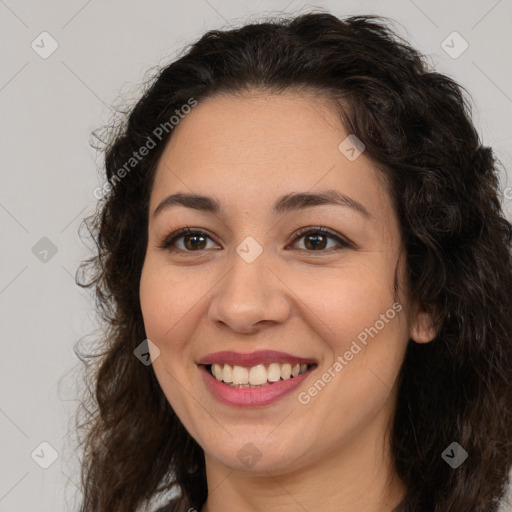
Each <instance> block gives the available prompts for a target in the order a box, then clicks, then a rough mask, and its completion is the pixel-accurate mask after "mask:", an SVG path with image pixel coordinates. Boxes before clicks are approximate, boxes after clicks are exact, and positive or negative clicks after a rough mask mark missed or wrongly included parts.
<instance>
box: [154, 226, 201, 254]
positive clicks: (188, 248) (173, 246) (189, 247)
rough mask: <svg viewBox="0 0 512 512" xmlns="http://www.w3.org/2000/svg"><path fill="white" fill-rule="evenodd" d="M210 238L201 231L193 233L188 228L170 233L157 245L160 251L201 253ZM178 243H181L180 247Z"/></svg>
mask: <svg viewBox="0 0 512 512" xmlns="http://www.w3.org/2000/svg"><path fill="white" fill-rule="evenodd" d="M208 239H210V240H211V238H210V236H209V235H207V234H206V233H204V232H203V231H194V230H192V229H190V228H184V229H180V230H178V231H176V232H175V233H171V234H170V235H169V236H167V237H166V238H165V239H164V240H163V242H162V243H161V244H160V245H159V247H160V248H161V249H169V250H172V251H182V252H201V251H202V250H204V249H206V248H207V247H206V246H207V243H208V242H207V241H208ZM178 242H181V246H180V244H179V243H178Z"/></svg>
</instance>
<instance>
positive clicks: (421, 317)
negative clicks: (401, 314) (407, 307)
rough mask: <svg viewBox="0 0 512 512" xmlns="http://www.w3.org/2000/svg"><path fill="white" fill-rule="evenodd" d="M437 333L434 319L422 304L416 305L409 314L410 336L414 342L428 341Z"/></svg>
mask: <svg viewBox="0 0 512 512" xmlns="http://www.w3.org/2000/svg"><path fill="white" fill-rule="evenodd" d="M436 334H437V329H436V328H435V327H434V319H433V317H432V315H431V314H430V313H428V312H427V311H426V310H425V309H424V308H423V307H422V306H416V308H415V309H414V314H413V315H412V316H411V323H410V337H411V339H412V340H413V341H415V342H416V343H428V342H429V341H432V340H433V339H434V338H435V337H436Z"/></svg>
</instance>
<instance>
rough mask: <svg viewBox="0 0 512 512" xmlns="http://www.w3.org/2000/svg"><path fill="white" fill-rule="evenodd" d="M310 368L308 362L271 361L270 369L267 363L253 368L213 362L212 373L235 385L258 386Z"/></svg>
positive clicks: (299, 373)
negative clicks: (280, 362) (293, 363)
mask: <svg viewBox="0 0 512 512" xmlns="http://www.w3.org/2000/svg"><path fill="white" fill-rule="evenodd" d="M307 368H308V365H307V364H298V363H297V364H295V365H294V366H292V365H291V364H290V363H284V364H279V363H270V364H269V365H268V369H267V368H265V365H263V364H258V365H256V366H253V367H251V368H246V367H245V366H236V365H235V366H231V365H229V364H223V365H221V364H216V363H215V364H212V367H211V372H212V375H213V376H214V377H215V378H216V379H217V380H220V381H224V382H226V383H232V384H234V385H239V384H250V385H253V386H258V385H262V384H266V383H267V381H268V382H277V381H278V380H279V379H283V380H286V379H289V378H290V377H297V376H298V375H301V374H302V373H304V372H305V371H306V370H307Z"/></svg>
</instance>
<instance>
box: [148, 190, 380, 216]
mask: <svg viewBox="0 0 512 512" xmlns="http://www.w3.org/2000/svg"><path fill="white" fill-rule="evenodd" d="M324 204H333V205H337V206H344V207H346V208H352V209H353V210H355V211H357V212H359V213H360V214H361V215H363V216H364V217H366V218H371V217H372V216H371V215H370V213H369V212H368V210H367V209H366V208H365V207H364V206H363V205H362V204H361V203H360V202H358V201H356V200H355V199H352V198H351V197H349V196H347V195H345V194H342V193H341V192H338V191H337V190H324V191H322V192H318V193H314V194H313V193H305V192H300V193H295V192H294V193H291V194H286V195H284V196H281V197H280V198H279V199H278V200H277V201H276V202H275V204H274V206H273V208H272V212H273V213H274V214H283V213H287V212H290V211H294V210H300V209H303V208H309V207H312V206H319V205H324ZM175 205H181V206H185V207H187V208H193V209H194V210H200V211H202V212H206V213H213V214H214V215H217V216H221V215H222V208H221V206H220V203H219V202H218V201H217V200H216V199H214V198H212V197H208V196H202V195H198V194H184V193H177V194H172V195H170V196H167V197H166V198H165V199H163V200H162V201H161V202H160V204H159V205H158V206H157V207H156V208H155V211H154V212H153V217H155V216H156V215H158V214H159V213H160V212H162V211H163V210H166V209H167V208H170V207H171V206H175Z"/></svg>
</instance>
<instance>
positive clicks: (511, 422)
mask: <svg viewBox="0 0 512 512" xmlns="http://www.w3.org/2000/svg"><path fill="white" fill-rule="evenodd" d="M251 87H258V88H262V89H264V90H268V91H269V92H280V91H285V90H286V89H289V88H297V87H299V88H300V87H305V88H308V89H311V90H314V91H317V92H320V93H321V94H323V95H324V96H325V97H326V98H336V99H339V100H342V101H343V105H344V108H345V110H344V115H343V118H342V122H343V123H344V125H345V128H346V129H347V130H348V132H349V133H354V134H356V135H357V137H358V138H359V139H360V140H361V141H362V142H363V143H364V144H365V146H366V154H367V155H368V156H369V157H370V158H372V159H373V161H374V162H375V164H376V166H377V167H378V168H379V169H380V171H381V172H382V173H383V175H384V176H385V177H386V181H387V183H388V184H389V190H390V193H391V196H392V198H393V201H394V206H395V208H396V211H397V212H398V215H399V219H400V227H401V231H402V236H403V239H404V241H405V246H406V251H407V269H408V276H409V280H410V283H411V298H414V299H418V300H419V301H420V303H421V304H422V305H423V306H424V307H425V308H426V309H427V310H428V311H430V312H431V313H432V314H433V316H434V318H435V322H436V325H437V327H438V329H439V330H438V335H437V336H436V338H435V339H434V340H433V341H432V342H431V343H428V344H417V343H414V342H412V341H411V342H410V343H409V346H408V349H407V352H406V356H405V360H404V362H403V366H402V369H401V373H400V383H399V396H398V403H397V410H396V415H395V420H394V426H393V431H392V454H393V457H394V459H395V464H396V468H397V471H398V474H399V476H400V478H401V479H402V480H403V482H404V483H405V484H406V486H407V494H406V496H405V498H404V500H403V502H402V503H401V504H400V505H399V507H398V508H397V511H399V512H434V511H435V512H461V511H464V512H469V511H471V512H491V511H495V510H497V506H498V501H499V499H500V497H501V496H502V495H503V493H504V490H505V486H506V484H507V475H508V471H509V469H510V467H511V465H512V341H511V337H512V259H511V241H512V225H511V224H510V223H509V222H508V221H507V220H506V219H505V217H504V214H503V212H502V209H501V205H500V193H499V182H498V176H499V173H498V168H497V163H496V161H495V157H494V155H493V152H492V150H491V149H490V148H488V147H484V146H483V145H482V143H481V141H480V139H479V136H478V134H477V132H476V130H475V128H474V126H473V124H472V121H471V115H470V109H469V106H468V102H467V99H466V96H465V92H464V91H463V89H462V88H461V86H459V85H458V84H457V83H456V82H454V81H453V80H452V79H450V78H448V77H447V76H444V75H442V74H440V73H437V72H435V71H433V70H431V69H429V67H428V66H427V64H426V63H425V61H424V59H423V57H422V55H421V54H419V53H418V52H417V51H416V50H414V49H413V48H411V47H410V46H409V45H408V44H407V43H406V42H405V41H404V40H402V39H400V38H399V37H398V36H397V35H396V34H395V33H394V32H393V31H392V30H391V29H390V28H389V26H388V22H387V20H385V19H382V18H378V17H374V16H354V17H347V18H344V19H338V18H336V17H335V16H332V15H330V14H327V13H322V12H321V13H309V14H304V15H301V16H298V17H295V18H292V19H284V20H283V19H274V20H269V21H268V22H263V23H257V24H250V25H246V26H243V27H241V28H239V29H234V30H227V31H215V30H214V31H210V32H208V33H206V34H205V35H204V36H203V37H201V38H200V40H199V41H197V42H196V43H195V44H193V45H191V46H190V47H189V48H188V49H187V51H186V52H185V53H184V54H183V55H182V56H181V57H180V58H179V59H177V60H176V61H175V62H172V63H171V64H169V65H168V66H166V67H163V68H162V69H160V70H159V72H158V73H157V74H156V76H155V77H154V78H153V79H152V80H151V81H150V82H149V83H148V84H147V87H146V89H145V92H144V93H143V95H142V97H141V98H140V100H139V101H138V102H137V103H136V105H135V106H134V107H133V108H132V109H131V111H129V112H128V113H127V114H126V116H125V117H124V118H123V119H122V121H121V122H119V123H118V124H116V125H115V126H114V127H110V128H113V129H109V130H108V137H107V140H106V141H104V143H105V144H104V147H103V150H104V153H105V171H106V174H105V179H106V180H107V182H108V183H109V187H108V193H105V194H104V195H103V196H102V197H101V199H100V200H99V202H98V208H97V211H96V213H95V214H94V215H93V216H91V217H89V218H87V219H85V221H84V222H85V225H86V227H87V228H88V230H89V232H90V234H91V235H92V236H93V240H94V241H95V244H96V249H97V252H96V254H95V255H94V257H92V258H90V259H89V260H87V261H85V262H83V264H82V266H81V268H80V269H79V270H80V274H81V277H79V278H78V281H79V284H80V285H81V286H84V287H91V288H92V289H94V291H95V297H96V304H97V307H98V311H99V313H100V315H101V319H102V321H103V322H104V325H105V332H104V335H103V336H102V337H101V338H100V339H99V340H97V347H98V348H99V350H98V349H95V350H94V354H93V351H92V350H89V353H88V354H87V353H84V354H81V353H78V355H79V357H81V359H82V361H84V362H85V363H86V365H87V368H88V369H89V389H90V394H89V395H87V397H86V398H85V399H84V402H83V407H82V408H81V409H80V411H81V412H80V413H79V414H78V418H79V432H80V433H81V434H82V436H81V444H80V447H81V448H82V449H83V468H82V486H83V491H84V495H83V503H82V505H81V509H80V510H81V512H134V511H136V510H139V509H140V507H141V506H142V505H144V504H146V503H147V502H148V500H150V499H151V498H152V497H154V496H156V495H157V494H159V493H165V492H168V491H170V490H172V489H175V490H178V491H180V492H181V493H182V494H183V496H184V498H186V499H188V500H189V501H190V503H191V504H192V505H193V506H195V507H196V508H198V509H199V507H200V505H201V503H203V502H204V500H205V499H206V496H207V486H206V477H205V464H204V456H203V451H202V449H201V448H200V446H199V445H198V444H197V443H196V442H195V440H194V439H193V438H192V437H191V436H190V435H189V434H188V432H187V431H186V430H185V428H184V427H183V425H182V424H181V422H180V420H179V419H178V418H177V416H176V415H175V413H174V411H173V409H172V407H171V406H170V404H169V403H168V401H167V400H166V397H165V396H164V394H163V392H162V390H161V388H160V386H159V384H158V382H157V380H156V377H155V374H154V372H153V370H152V367H151V366H145V365H144V364H141V361H140V360H139V359H137V358H136V357H135V356H134V350H135V349H136V348H137V347H138V346H139V345H140V344H141V342H142V341H143V340H144V339H145V338H146V335H145V332H144V326H143V319H142V314H141V309H140V303H139V280H140V275H141V269H142V266H143V262H144V255H145V250H146V245H147V224H148V204H149V196H150V192H151V187H152V182H153V178H154V174H155V169H156V166H157V164H158V161H159V158H160V156H161V154H162V151H163V148H164V146H165V144H166V143H167V142H168V140H169V139H170V137H171V136H172V127H171V126H168V130H167V131H165V130H164V131H163V132H162V133H160V132H158V133H160V137H156V136H155V132H154V131H155V129H156V128H157V127H159V126H161V125H163V124H164V123H166V122H167V123H168V124H169V119H170V118H171V117H172V116H173V115H174V113H175V112H176V110H180V109H181V108H182V107H183V105H186V104H187V103H189V102H190V100H191V98H193V99H195V100H196V101H198V102H201V100H202V99H204V98H206V97H207V96H211V95H214V94H218V93H236V92H240V91H243V90H244V89H247V88H251ZM148 138H152V140H153V142H154V147H152V149H151V150H150V151H149V153H148V154H147V155H146V156H145V157H144V158H142V159H141V160H140V161H138V162H137V163H136V164H134V165H133V166H131V165H130V167H129V168H127V167H126V163H127V162H129V161H130V158H132V157H133V153H134V151H137V150H139V148H141V147H142V146H144V145H147V143H148ZM123 166H124V168H125V171H126V172H125V173H122V174H123V177H122V178H119V176H120V173H119V170H120V169H122V168H123ZM105 190H107V188H105ZM75 350H76V349H75ZM77 352H78V351H77ZM452 442H457V443H458V444H459V445H460V446H462V447H463V448H464V450H466V452H467V453H468V460H467V461H466V462H465V463H463V464H461V465H460V466H459V467H458V468H457V469H453V468H452V467H450V466H449V465H448V464H447V463H446V462H445V460H443V458H442V456H441V455H442V453H443V450H445V448H447V447H448V446H449V445H450V444H451V443H452Z"/></svg>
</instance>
